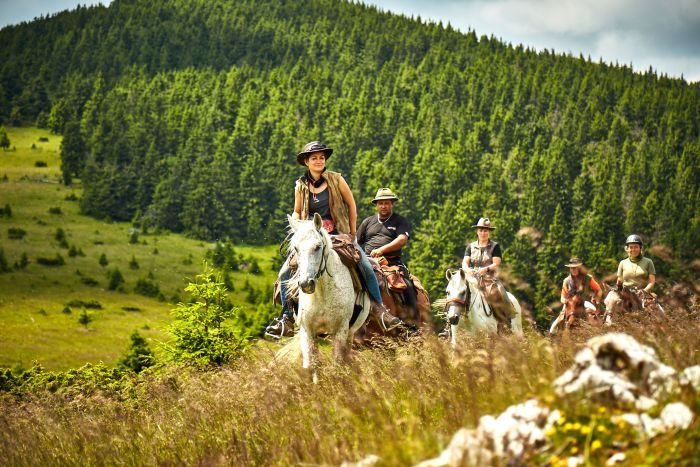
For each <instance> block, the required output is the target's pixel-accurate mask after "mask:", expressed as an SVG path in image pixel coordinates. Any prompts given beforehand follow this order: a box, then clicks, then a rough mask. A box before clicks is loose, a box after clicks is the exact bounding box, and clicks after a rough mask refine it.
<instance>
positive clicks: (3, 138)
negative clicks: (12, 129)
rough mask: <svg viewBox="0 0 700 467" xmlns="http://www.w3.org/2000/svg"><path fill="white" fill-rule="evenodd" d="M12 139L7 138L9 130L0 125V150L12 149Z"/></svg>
mask: <svg viewBox="0 0 700 467" xmlns="http://www.w3.org/2000/svg"><path fill="white" fill-rule="evenodd" d="M10 144H12V143H10V138H9V137H8V136H7V130H6V129H5V127H4V126H2V125H0V148H2V149H9V148H10Z"/></svg>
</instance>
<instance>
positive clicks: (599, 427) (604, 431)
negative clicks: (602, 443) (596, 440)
mask: <svg viewBox="0 0 700 467" xmlns="http://www.w3.org/2000/svg"><path fill="white" fill-rule="evenodd" d="M598 431H600V432H601V433H607V432H608V427H607V426H605V425H598Z"/></svg>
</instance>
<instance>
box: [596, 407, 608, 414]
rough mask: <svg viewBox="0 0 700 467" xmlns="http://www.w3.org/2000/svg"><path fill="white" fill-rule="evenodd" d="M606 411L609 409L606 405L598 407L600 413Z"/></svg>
mask: <svg viewBox="0 0 700 467" xmlns="http://www.w3.org/2000/svg"><path fill="white" fill-rule="evenodd" d="M605 412H607V409H606V408H605V407H603V406H602V405H601V406H600V407H598V413H600V414H601V415H602V414H604V413H605Z"/></svg>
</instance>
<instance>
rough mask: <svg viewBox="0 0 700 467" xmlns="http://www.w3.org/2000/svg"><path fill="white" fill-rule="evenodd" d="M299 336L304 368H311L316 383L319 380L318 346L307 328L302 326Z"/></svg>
mask: <svg viewBox="0 0 700 467" xmlns="http://www.w3.org/2000/svg"><path fill="white" fill-rule="evenodd" d="M299 338H300V341H299V342H300V345H301V358H302V365H301V366H302V368H304V369H306V370H311V373H312V377H313V380H314V383H315V382H317V381H318V375H317V374H316V367H317V365H318V362H317V355H316V353H317V350H318V349H317V348H316V341H315V340H314V338H313V337H312V336H310V335H309V333H308V332H307V331H306V328H304V327H301V328H300V329H299Z"/></svg>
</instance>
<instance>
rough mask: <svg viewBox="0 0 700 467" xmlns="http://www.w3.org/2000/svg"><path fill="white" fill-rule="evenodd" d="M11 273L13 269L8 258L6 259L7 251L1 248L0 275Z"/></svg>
mask: <svg viewBox="0 0 700 467" xmlns="http://www.w3.org/2000/svg"><path fill="white" fill-rule="evenodd" d="M10 271H12V268H11V267H10V265H9V264H8V262H7V258H6V257H5V250H4V249H3V248H2V247H0V273H3V272H10Z"/></svg>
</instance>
